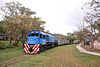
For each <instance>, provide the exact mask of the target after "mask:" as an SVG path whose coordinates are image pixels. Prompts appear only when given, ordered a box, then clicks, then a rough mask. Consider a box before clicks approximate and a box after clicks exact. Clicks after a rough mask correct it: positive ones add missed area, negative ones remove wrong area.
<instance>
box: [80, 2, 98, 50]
mask: <svg viewBox="0 0 100 67" xmlns="http://www.w3.org/2000/svg"><path fill="white" fill-rule="evenodd" d="M84 8H85V10H86V11H85V16H84V18H83V19H84V21H85V22H87V23H88V24H89V26H88V28H89V30H90V32H91V48H93V42H94V41H95V39H96V37H97V36H96V31H98V32H99V34H100V1H99V0H98V1H97V0H92V1H91V2H88V3H86V4H85V5H84ZM82 9H83V8H82Z"/></svg>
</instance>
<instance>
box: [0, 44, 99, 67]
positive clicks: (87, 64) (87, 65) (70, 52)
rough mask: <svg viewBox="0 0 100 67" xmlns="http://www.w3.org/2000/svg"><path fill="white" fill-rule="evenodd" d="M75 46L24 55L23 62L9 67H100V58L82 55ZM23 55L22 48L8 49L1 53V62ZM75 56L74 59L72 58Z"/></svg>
mask: <svg viewBox="0 0 100 67" xmlns="http://www.w3.org/2000/svg"><path fill="white" fill-rule="evenodd" d="M75 46H76V45H75V44H72V45H65V46H59V47H55V48H52V49H49V50H46V51H43V52H41V53H40V54H37V55H27V54H25V55H23V56H22V57H19V59H21V58H23V59H22V60H20V61H18V62H17V63H13V64H12V65H9V66H8V67H76V66H75V63H74V61H73V59H74V60H75V62H76V63H77V64H78V65H79V67H100V57H98V56H93V55H89V54H85V53H80V52H79V51H78V50H77V49H76V48H75ZM21 53H23V49H22V48H20V47H19V48H16V49H7V50H4V51H1V52H0V61H2V60H3V61H4V60H7V59H9V58H14V57H16V56H18V55H20V54H21ZM72 56H73V57H72Z"/></svg>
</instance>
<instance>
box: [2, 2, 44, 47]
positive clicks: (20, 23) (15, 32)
mask: <svg viewBox="0 0 100 67" xmlns="http://www.w3.org/2000/svg"><path fill="white" fill-rule="evenodd" d="M1 11H2V12H3V14H4V15H3V17H4V23H3V24H4V29H5V31H6V34H8V36H9V43H10V44H11V43H12V41H14V42H13V45H14V46H18V45H17V44H18V42H19V41H20V40H21V41H22V44H24V43H25V40H26V36H27V33H28V32H29V31H31V30H32V29H39V30H44V28H43V27H44V26H43V24H44V23H45V22H44V21H43V20H41V18H39V17H32V16H31V15H33V14H35V13H36V12H34V11H31V10H30V9H29V8H26V7H24V6H23V5H22V4H20V3H19V2H9V3H6V4H5V6H3V7H1Z"/></svg>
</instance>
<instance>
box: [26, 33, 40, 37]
mask: <svg viewBox="0 0 100 67" xmlns="http://www.w3.org/2000/svg"><path fill="white" fill-rule="evenodd" d="M28 36H39V34H38V33H31V34H29V35H28Z"/></svg>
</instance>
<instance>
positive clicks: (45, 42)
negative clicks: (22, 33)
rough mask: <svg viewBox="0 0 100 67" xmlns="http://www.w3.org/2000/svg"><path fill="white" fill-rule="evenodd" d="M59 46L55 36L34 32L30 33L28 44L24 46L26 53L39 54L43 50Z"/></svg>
mask: <svg viewBox="0 0 100 67" xmlns="http://www.w3.org/2000/svg"><path fill="white" fill-rule="evenodd" d="M57 45H58V40H57V38H56V37H55V36H52V35H50V34H46V33H44V32H41V31H38V30H33V31H31V32H29V33H28V37H27V44H24V50H25V52H26V53H31V54H32V53H39V52H40V51H41V50H44V49H47V48H51V47H53V46H57Z"/></svg>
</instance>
